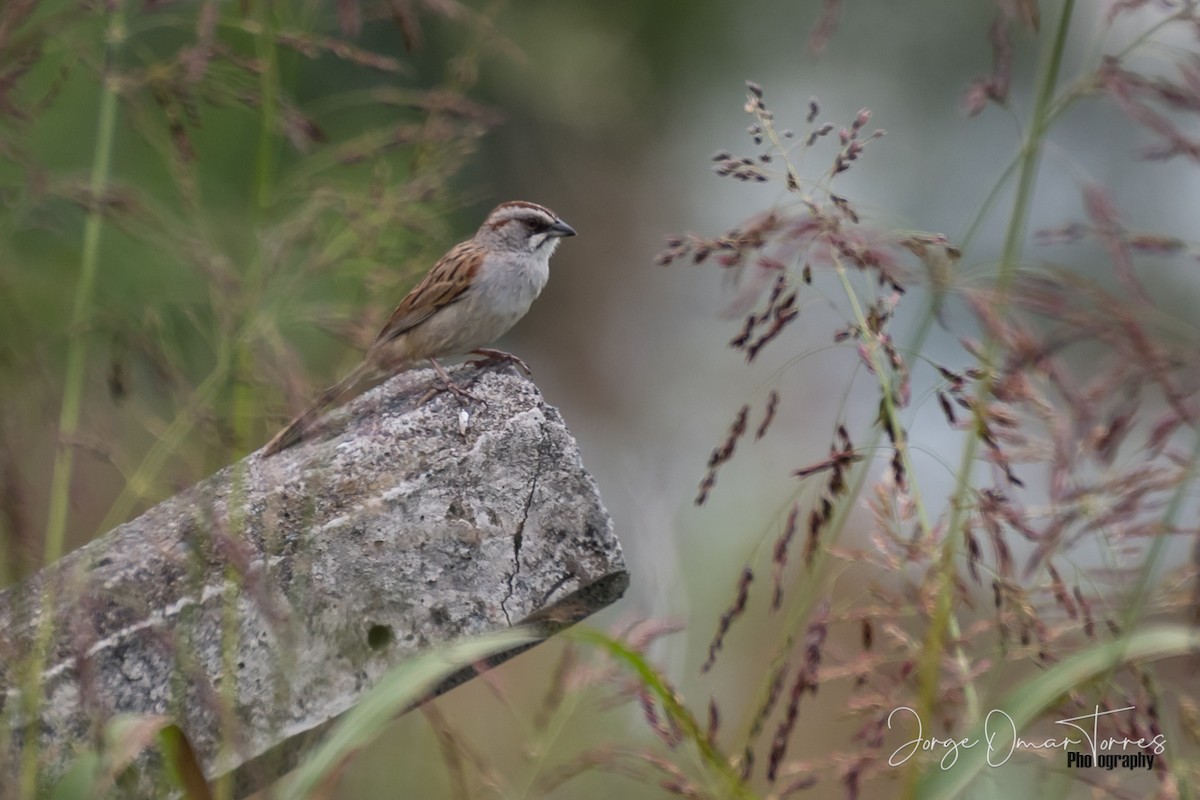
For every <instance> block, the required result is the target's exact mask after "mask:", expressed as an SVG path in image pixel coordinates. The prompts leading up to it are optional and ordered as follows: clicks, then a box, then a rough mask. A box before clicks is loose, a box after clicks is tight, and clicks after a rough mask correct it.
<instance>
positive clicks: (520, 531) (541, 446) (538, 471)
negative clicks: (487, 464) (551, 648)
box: [500, 412, 550, 626]
mask: <svg viewBox="0 0 1200 800" xmlns="http://www.w3.org/2000/svg"><path fill="white" fill-rule="evenodd" d="M549 435H550V431H549V429H548V427H547V425H546V420H545V412H543V424H542V439H541V441H540V442H538V447H537V453H538V457H537V466H535V467H534V468H533V480H532V482H531V485H530V487H529V496H528V497H526V498H525V511H524V512H523V513H522V514H521V521H520V522H519V523H518V524H517V532H516V533H515V534H513V568H512V572H510V573H508V592H507V593H506V594H505V595H504V599H503V600H501V601H500V610H501V611H502V612H503V613H504V621H505V622H507V623H508V624H509V625H510V626H511V625H512V618H511V617H509V615H508V601H509V600H511V599H512V596H513V592H514V589H513V584H514V582H515V581H516V579H517V575H518V574H520V572H521V542H522V540H523V539H524V537H525V523H526V522H528V521H529V510H530V509H531V508H533V495H534V493H535V492H537V486H538V479H540V478H541V477H542V469H543V467H544V464H545V462H546V441H547V439H549Z"/></svg>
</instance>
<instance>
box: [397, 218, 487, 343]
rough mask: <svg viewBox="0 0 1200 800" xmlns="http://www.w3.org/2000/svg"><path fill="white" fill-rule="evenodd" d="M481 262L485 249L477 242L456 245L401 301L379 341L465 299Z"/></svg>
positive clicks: (398, 333)
mask: <svg viewBox="0 0 1200 800" xmlns="http://www.w3.org/2000/svg"><path fill="white" fill-rule="evenodd" d="M482 263H483V250H482V248H480V246H479V245H478V244H476V243H475V242H473V241H470V240H468V241H465V242H462V243H461V244H458V245H456V246H455V247H453V248H452V249H451V250H450V252H449V253H446V255H444V256H442V258H441V260H440V261H438V262H437V263H436V264H434V265H433V269H431V270H429V273H428V274H427V275H426V276H425V277H424V278H422V279H421V282H420V283H418V284H417V285H416V286H414V287H413V289H412V291H410V292H409V293H408V294H407V295H405V297H404V299H403V300H401V301H400V305H398V306H396V310H395V311H393V312H392V316H390V317H389V318H388V321H387V323H386V324H385V325H384V326H383V330H381V331H379V336H378V337H377V338H376V343H377V344H378V343H379V342H385V341H388V340H390V339H395V338H396V337H397V336H400V335H401V334H403V333H406V332H407V331H410V330H412V329H413V328H415V327H417V326H418V325H420V324H421V323H422V322H424V321H425V320H427V319H429V318H430V317H431V316H433V315H434V313H436V312H437V311H439V310H440V309H443V308H445V307H446V306H448V305H451V304H452V303H457V302H458V301H459V300H461V299H463V296H464V295H465V293H466V291H467V290H468V289H469V288H470V287H471V285H472V284H473V283H474V281H475V276H476V275H477V274H478V273H479V267H480V265H481V264H482Z"/></svg>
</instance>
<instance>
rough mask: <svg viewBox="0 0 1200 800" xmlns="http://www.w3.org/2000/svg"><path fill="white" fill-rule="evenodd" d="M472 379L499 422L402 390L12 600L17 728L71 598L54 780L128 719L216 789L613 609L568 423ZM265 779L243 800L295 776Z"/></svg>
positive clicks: (595, 506) (8, 684) (55, 712)
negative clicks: (479, 636) (226, 708)
mask: <svg viewBox="0 0 1200 800" xmlns="http://www.w3.org/2000/svg"><path fill="white" fill-rule="evenodd" d="M452 374H453V375H454V376H455V377H456V378H458V379H459V381H460V382H461V381H465V380H467V379H468V376H476V377H478V381H477V382H476V383H475V384H474V386H473V387H472V388H471V392H472V393H473V394H475V395H476V396H478V397H479V398H481V399H483V400H485V401H486V406H482V405H479V404H474V403H464V402H463V401H460V400H459V399H458V398H456V397H454V396H453V395H450V394H448V393H443V394H440V395H437V396H436V397H435V398H433V399H432V400H431V401H430V402H428V403H427V404H426V405H425V406H423V407H418V404H417V401H418V400H419V399H420V397H421V396H422V395H423V394H424V393H425V392H426V391H427V390H428V388H429V385H430V381H431V380H432V372H430V371H418V372H409V373H406V374H403V375H400V376H398V377H396V378H394V379H392V380H391V381H390V382H388V383H387V384H384V385H383V386H381V387H379V388H378V389H376V390H374V391H372V392H369V393H367V394H365V395H364V396H362V397H361V398H358V399H357V400H356V401H355V402H353V403H351V404H350V405H349V406H348V407H347V408H345V409H343V410H340V411H335V412H333V413H332V414H330V415H329V416H328V417H326V419H325V421H324V424H323V427H322V429H321V430H319V431H318V432H317V433H316V435H315V438H313V439H312V440H310V441H307V442H304V443H302V444H300V445H297V446H295V447H293V448H291V449H288V450H285V451H283V452H282V453H280V454H278V455H275V456H272V457H271V458H268V459H261V458H260V457H259V456H258V455H251V456H249V457H248V458H247V459H245V460H244V461H242V462H240V463H239V464H236V465H233V466H231V467H228V468H226V469H224V470H222V471H221V472H218V473H217V474H215V475H213V476H212V477H210V478H208V479H207V480H205V481H203V482H202V483H200V484H198V485H196V486H194V487H192V488H191V489H189V490H187V491H185V492H183V493H181V494H179V495H177V496H175V497H173V498H171V499H169V500H167V501H165V502H163V503H161V504H160V505H158V506H156V507H154V508H152V509H150V510H149V511H147V512H146V513H145V514H143V515H142V516H141V517H139V518H138V519H136V520H134V521H132V522H129V523H127V524H125V525H122V526H120V527H119V528H116V529H115V530H113V531H111V532H110V533H109V534H107V535H106V536H104V537H103V538H101V539H99V540H97V541H95V542H92V543H91V544H89V545H88V546H86V547H84V548H82V549H80V550H78V551H76V552H74V553H72V554H70V555H69V556H67V557H66V558H64V559H63V560H62V561H61V562H59V563H58V564H56V565H55V566H54V567H52V568H50V569H48V570H45V571H43V572H42V573H39V575H38V576H36V577H35V578H34V579H33V580H31V581H30V582H28V583H26V584H23V585H21V586H18V587H15V588H13V589H10V590H8V591H6V592H4V593H3V594H0V664H2V665H3V667H0V683H2V686H0V688H3V690H4V694H3V695H0V698H2V699H3V700H4V701H5V708H4V710H3V713H4V717H5V719H6V721H7V722H8V723H9V724H10V725H12V726H14V728H13V729H19V725H18V723H17V720H18V719H19V718H18V717H17V716H15V714H16V709H17V708H18V706H19V704H20V703H19V697H18V696H17V692H16V689H14V683H16V682H17V678H16V676H15V674H14V672H15V668H17V667H18V665H20V664H21V663H22V662H23V661H25V660H27V658H28V654H29V652H30V648H31V641H32V639H31V637H32V636H33V632H34V631H35V630H36V625H37V620H38V613H39V611H38V609H39V607H40V605H41V598H42V596H43V592H44V591H45V589H46V587H47V585H48V583H51V582H52V585H53V586H55V587H56V595H57V602H56V605H55V608H54V612H53V613H54V620H55V631H54V636H53V639H52V644H51V648H50V651H49V657H48V659H47V662H46V670H45V677H44V689H43V697H44V698H45V699H44V701H43V707H42V711H43V713H42V714H41V718H42V740H43V747H45V748H46V749H47V753H46V755H47V758H48V760H49V761H50V763H59V764H61V763H62V760H63V759H64V758H66V757H68V756H69V754H70V751H71V750H73V749H74V748H75V747H77V746H79V745H81V744H85V743H86V742H87V741H88V739H89V736H90V734H91V732H93V731H94V730H95V729H96V728H95V726H97V725H98V724H103V722H104V720H105V719H107V718H108V717H109V716H111V714H113V713H115V712H153V713H167V714H171V715H173V716H175V717H176V719H177V720H178V721H179V722H180V723H181V724H182V726H183V727H184V729H185V730H186V732H187V733H188V734H189V736H190V737H191V739H192V741H193V743H194V744H195V745H196V746H197V748H198V750H199V751H200V753H201V755H202V758H203V762H204V766H205V770H206V772H207V773H208V774H210V775H212V774H217V773H220V772H225V771H226V770H228V769H234V768H237V767H239V766H240V765H242V764H243V763H245V762H247V761H249V760H250V759H254V758H256V757H258V756H260V755H261V754H263V753H264V752H265V751H267V750H268V749H271V748H275V752H276V753H278V752H286V751H288V750H292V751H294V750H295V749H296V748H295V747H289V746H288V744H287V743H288V741H289V740H293V743H295V742H299V741H301V740H302V738H303V734H304V732H306V731H310V730H311V729H314V728H316V727H317V726H321V725H322V724H323V723H326V722H327V721H328V720H330V719H332V718H333V717H336V716H337V715H338V714H340V713H341V712H343V711H345V710H346V709H347V708H349V707H350V706H352V705H353V704H354V702H355V700H356V699H357V698H358V697H359V696H360V695H361V694H362V693H363V692H365V691H366V690H367V689H369V688H370V687H371V686H372V685H374V683H375V682H376V680H377V679H378V678H379V676H380V675H381V674H382V673H383V672H384V671H385V670H387V669H388V668H389V667H390V666H392V665H394V664H396V663H398V662H399V661H402V660H403V659H404V658H405V657H406V656H408V655H410V654H412V653H414V652H416V651H418V650H420V649H422V648H427V647H430V646H432V645H435V644H437V643H438V642H444V641H447V640H451V639H455V638H457V637H461V636H465V635H468V634H473V633H479V632H483V631H492V630H497V629H502V628H506V627H509V626H511V625H515V624H518V623H530V622H533V623H535V624H537V625H539V626H541V628H542V629H543V630H544V631H545V632H546V633H547V634H548V633H551V632H553V631H554V630H557V629H560V628H562V627H564V626H566V625H569V624H571V623H573V622H575V621H577V620H578V619H580V618H582V617H584V616H586V615H587V614H589V613H591V612H593V611H596V610H598V609H600V608H602V607H603V606H605V605H607V604H609V603H611V602H613V601H614V600H615V599H616V598H617V597H619V596H620V595H621V593H622V592H623V591H624V589H625V587H626V585H627V582H628V576H627V573H626V571H625V566H624V563H623V561H622V557H621V550H620V547H619V545H618V543H617V541H616V539H615V538H614V537H613V532H612V523H611V520H610V519H609V517H608V514H607V512H605V510H604V508H603V506H602V505H601V503H600V498H599V495H598V493H597V491H596V486H595V484H594V483H593V481H592V479H591V476H590V475H588V473H587V472H586V471H585V470H584V468H583V464H582V462H581V460H580V455H579V452H578V450H577V448H576V445H575V442H574V440H573V439H572V438H571V436H570V434H569V432H568V431H567V429H566V427H565V426H564V424H563V421H562V418H561V417H560V416H559V414H558V412H557V411H556V410H555V409H554V408H552V407H551V406H548V405H546V403H545V402H544V400H543V399H542V397H541V395H540V393H539V392H538V390H537V389H536V387H535V386H534V385H533V384H531V383H529V382H528V381H525V380H523V379H521V378H518V377H516V376H515V375H513V374H512V373H511V372H509V371H507V370H505V371H499V372H497V371H483V372H481V373H476V372H475V370H474V369H473V368H470V367H463V368H460V369H458V370H455V371H453V372H452ZM230 681H232V687H231V686H230V685H229V682H230ZM230 697H232V698H233V700H234V707H235V709H236V714H235V716H236V719H234V720H226V721H225V722H221V721H220V720H221V717H222V711H221V709H222V708H223V703H225V704H226V705H227V704H228V701H227V700H223V699H222V698H230ZM222 729H224V730H223V731H222ZM231 737H232V742H233V745H234V748H233V750H232V751H231V752H225V753H224V754H222V755H221V756H220V757H219V758H218V745H219V743H220V742H222V741H224V742H226V743H229V742H230V741H231ZM16 738H17V739H19V738H20V736H19V735H17V737H16ZM226 746H227V747H228V744H227V745H226ZM10 754H11V751H10ZM294 755H295V753H294V752H293V753H292V757H294ZM291 760H292V758H291V757H283V759H282V761H283V762H284V763H282V764H279V765H278V766H280V767H284V766H286V762H290V761H291ZM261 761H262V759H260V764H259V766H258V767H256V768H255V769H254V772H255V773H256V774H257V777H256V778H254V779H251V780H249V781H247V780H244V779H243V780H239V784H241V785H242V786H244V787H247V788H249V787H252V786H254V785H261V784H262V783H263V782H265V781H269V780H270V779H271V778H273V777H275V774H271V773H275V769H273V768H272V767H271V766H270V765H269V764H262V763H261ZM8 766H12V764H11V761H10V763H9V765H8ZM241 777H242V778H245V776H244V775H243V776H241ZM0 782H6V781H5V776H3V775H0Z"/></svg>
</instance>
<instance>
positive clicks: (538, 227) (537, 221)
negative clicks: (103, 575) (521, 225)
mask: <svg viewBox="0 0 1200 800" xmlns="http://www.w3.org/2000/svg"><path fill="white" fill-rule="evenodd" d="M525 224H526V225H528V226H529V232H530V233H545V232H546V230H547V229H549V227H550V223H549V222H546V220H544V219H542V218H541V217H531V218H529V219H528V220H526V222H525Z"/></svg>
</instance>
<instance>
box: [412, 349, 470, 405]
mask: <svg viewBox="0 0 1200 800" xmlns="http://www.w3.org/2000/svg"><path fill="white" fill-rule="evenodd" d="M429 363H430V365H432V366H433V370H434V372H436V373H437V374H438V380H437V385H436V386H434V388H432V389H430V390H429V391H428V392H426V393H425V394H423V395H422V396H421V399H420V400H418V401H417V405H418V406H423V405H425V404H426V403H428V402H429V401H430V400H432V399H433V398H434V397H437V396H438V395H439V394H441V393H442V392H450V394H452V395H454V396H455V397H457V398H459V399H460V400H470V401H471V402H473V403H479V404H480V405H484V406H486V405H487V401H486V400H484V399H483V398H482V397H477V396H475V395H473V394H471V393H470V392H468V391H467V390H466V389H465V388H463V387H462V386H459V385H458V384H457V383H455V382H454V380H453V379H452V378H451V377H450V376H449V375H447V374H446V370H444V369H442V365H441V364H439V363H438V362H437V360H436V359H433V358H431V359H429ZM474 383H475V381H474V380H472V381H471V382H470V384H474Z"/></svg>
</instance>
